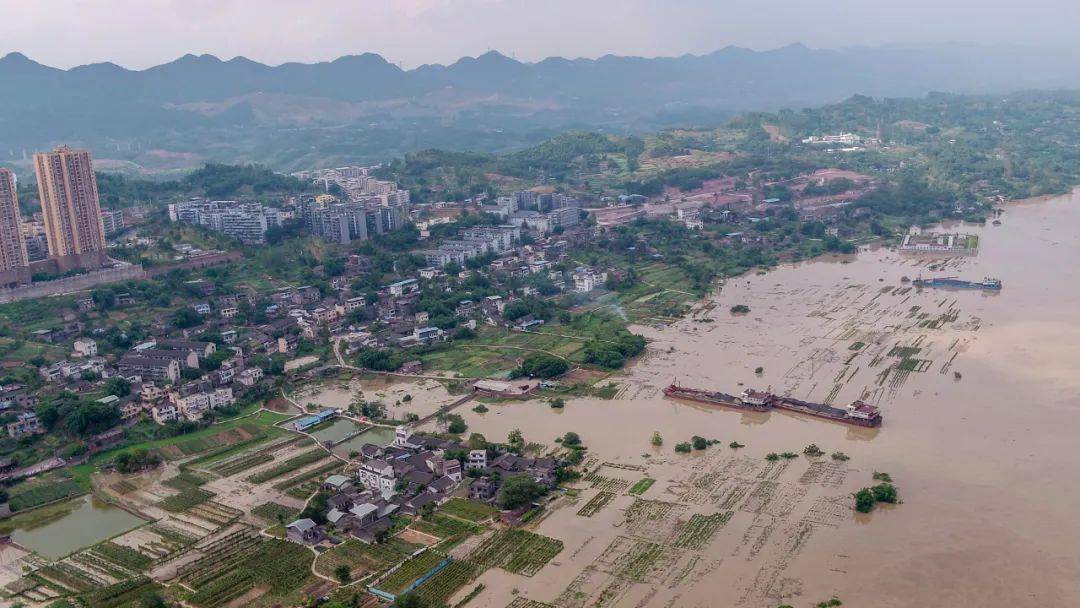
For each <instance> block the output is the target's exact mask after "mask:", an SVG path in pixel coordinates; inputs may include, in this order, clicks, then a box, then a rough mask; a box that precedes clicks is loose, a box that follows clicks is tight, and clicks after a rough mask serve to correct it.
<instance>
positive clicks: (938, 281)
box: [911, 277, 1001, 291]
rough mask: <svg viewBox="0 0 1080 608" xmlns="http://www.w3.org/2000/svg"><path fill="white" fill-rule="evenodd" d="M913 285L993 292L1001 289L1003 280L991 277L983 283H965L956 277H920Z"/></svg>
mask: <svg viewBox="0 0 1080 608" xmlns="http://www.w3.org/2000/svg"><path fill="white" fill-rule="evenodd" d="M911 284H912V285H914V286H916V287H954V288H957V289H989V290H992V291H998V290H1000V289H1001V280H1000V279H993V278H990V277H986V278H984V279H983V280H982V281H965V280H963V279H958V278H956V277H941V278H934V279H924V278H922V277H919V278H917V279H915V280H914V281H912V282H911Z"/></svg>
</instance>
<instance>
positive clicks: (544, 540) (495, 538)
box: [469, 530, 563, 576]
mask: <svg viewBox="0 0 1080 608" xmlns="http://www.w3.org/2000/svg"><path fill="white" fill-rule="evenodd" d="M562 548H563V544H562V541H560V540H555V539H554V538H548V537H547V536H541V535H539V534H534V533H532V532H526V531H525V530H504V531H502V532H496V533H495V534H494V535H492V536H491V537H490V538H488V539H487V540H485V541H484V542H483V543H481V544H480V546H479V547H477V548H476V549H475V550H474V551H473V552H472V553H470V554H469V561H472V562H474V563H475V564H476V565H477V567H479V568H480V570H487V569H488V568H496V567H497V568H502V569H503V570H506V571H507V572H513V573H515V574H521V575H523V576H532V575H534V574H536V573H537V572H539V571H540V569H541V568H543V567H544V566H545V565H546V564H547V563H548V562H550V561H551V560H552V559H554V557H555V556H556V555H558V554H559V552H560V551H562Z"/></svg>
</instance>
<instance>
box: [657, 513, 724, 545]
mask: <svg viewBox="0 0 1080 608" xmlns="http://www.w3.org/2000/svg"><path fill="white" fill-rule="evenodd" d="M732 515H734V512H733V511H723V512H721V513H715V514H713V515H697V514H695V515H692V516H691V517H690V521H688V522H686V525H685V526H683V529H682V530H681V531H680V532H679V536H678V537H676V538H675V542H673V543H672V545H673V546H675V547H680V548H683V549H703V548H704V547H705V545H707V544H709V541H710V540H711V539H712V537H713V535H714V534H716V531H717V530H719V529H720V527H721V526H723V525H724V524H726V523H727V522H728V520H730V519H731V516H732Z"/></svg>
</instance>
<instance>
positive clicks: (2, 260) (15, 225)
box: [0, 169, 29, 272]
mask: <svg viewBox="0 0 1080 608" xmlns="http://www.w3.org/2000/svg"><path fill="white" fill-rule="evenodd" d="M28 264H29V262H28V261H27V257H26V243H25V242H24V241H23V236H22V217H21V216H20V215H19V201H18V200H17V199H16V197H15V174H14V173H12V172H11V171H8V170H7V169H0V272H6V271H8V270H15V269H17V268H25V267H26V266H27V265H28Z"/></svg>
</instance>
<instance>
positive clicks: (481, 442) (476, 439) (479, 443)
mask: <svg viewBox="0 0 1080 608" xmlns="http://www.w3.org/2000/svg"><path fill="white" fill-rule="evenodd" d="M468 445H469V449H470V450H486V449H487V445H488V443H487V439H485V438H484V436H483V435H481V434H480V433H473V434H471V435H469V442H468Z"/></svg>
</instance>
